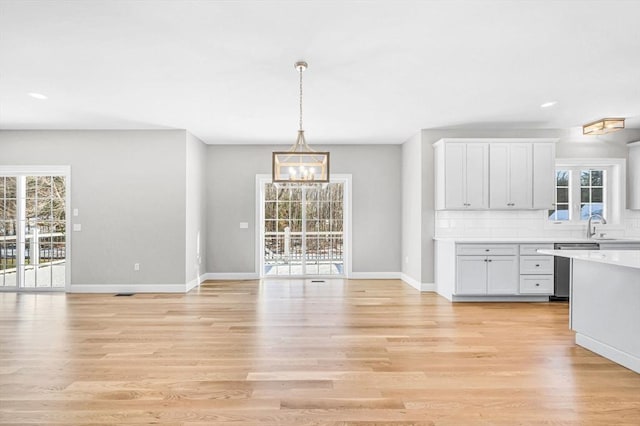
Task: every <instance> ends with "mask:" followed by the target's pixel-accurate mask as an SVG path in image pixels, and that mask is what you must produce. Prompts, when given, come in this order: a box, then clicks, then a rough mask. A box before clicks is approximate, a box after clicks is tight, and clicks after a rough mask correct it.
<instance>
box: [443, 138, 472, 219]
mask: <svg viewBox="0 0 640 426" xmlns="http://www.w3.org/2000/svg"><path fill="white" fill-rule="evenodd" d="M444 163H445V164H444V191H445V193H444V204H445V208H447V209H462V208H466V207H467V206H466V204H467V199H466V183H465V176H466V174H467V173H466V163H467V160H466V144H464V143H447V144H445V146H444Z"/></svg>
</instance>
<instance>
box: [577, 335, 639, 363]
mask: <svg viewBox="0 0 640 426" xmlns="http://www.w3.org/2000/svg"><path fill="white" fill-rule="evenodd" d="M576 345H580V346H582V347H583V348H587V349H589V350H590V351H591V352H595V353H597V354H598V355H601V356H603V357H605V358H607V359H610V360H611V361H613V362H615V363H618V364H620V365H622V366H624V367H627V368H628V369H629V370H632V371H635V372H636V373H640V358H638V357H636V356H633V355H632V354H628V353H626V352H622V351H621V350H619V349H616V348H614V347H612V346H609V345H607V344H605V343H602V342H599V341H597V340H594V339H592V338H591V337H588V336H585V335H584V334H580V333H576Z"/></svg>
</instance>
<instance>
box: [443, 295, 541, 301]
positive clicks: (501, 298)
mask: <svg viewBox="0 0 640 426" xmlns="http://www.w3.org/2000/svg"><path fill="white" fill-rule="evenodd" d="M451 301H452V302H548V301H549V296H456V295H453V296H452V297H451Z"/></svg>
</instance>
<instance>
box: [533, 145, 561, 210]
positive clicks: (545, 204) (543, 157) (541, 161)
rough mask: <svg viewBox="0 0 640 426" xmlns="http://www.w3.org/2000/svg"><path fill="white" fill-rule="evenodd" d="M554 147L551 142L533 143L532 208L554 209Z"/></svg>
mask: <svg viewBox="0 0 640 426" xmlns="http://www.w3.org/2000/svg"><path fill="white" fill-rule="evenodd" d="M555 163H556V147H555V144H553V143H534V144H533V208H534V209H541V210H547V209H555V205H554V203H553V200H554V196H553V194H554V192H555V181H556V164H555Z"/></svg>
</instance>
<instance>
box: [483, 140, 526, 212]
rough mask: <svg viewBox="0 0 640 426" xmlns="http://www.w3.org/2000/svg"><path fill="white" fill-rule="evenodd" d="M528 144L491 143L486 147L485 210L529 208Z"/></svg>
mask: <svg viewBox="0 0 640 426" xmlns="http://www.w3.org/2000/svg"><path fill="white" fill-rule="evenodd" d="M531 151H532V147H531V144H530V143H492V144H490V147H489V153H490V155H489V158H490V160H489V184H490V191H489V194H490V195H489V196H490V200H489V206H490V207H491V208H492V209H530V208H531V206H532V196H531V192H532V189H531V185H532V183H531V182H532V172H531V166H532V160H531Z"/></svg>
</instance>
